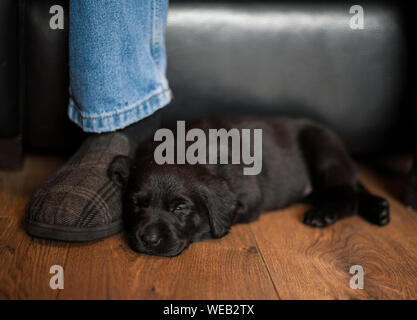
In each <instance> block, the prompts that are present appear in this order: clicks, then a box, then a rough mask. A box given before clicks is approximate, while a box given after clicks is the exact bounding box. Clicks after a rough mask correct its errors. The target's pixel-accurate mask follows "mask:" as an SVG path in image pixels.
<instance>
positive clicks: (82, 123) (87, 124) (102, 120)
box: [68, 89, 172, 133]
mask: <svg viewBox="0 0 417 320" xmlns="http://www.w3.org/2000/svg"><path fill="white" fill-rule="evenodd" d="M171 99H172V94H171V91H170V90H169V89H165V90H164V91H162V92H158V93H155V94H153V95H151V97H150V98H148V99H146V100H145V101H143V100H141V101H139V102H137V103H134V104H132V105H130V106H129V107H127V108H126V109H125V110H122V111H115V112H112V113H108V112H106V113H105V114H103V115H102V116H100V115H94V116H88V115H85V114H82V112H81V111H80V110H79V108H78V107H77V105H76V104H75V102H74V100H73V99H72V98H70V99H69V105H68V116H69V118H70V120H71V121H73V122H74V123H76V124H77V125H78V126H79V127H80V128H81V129H83V131H85V132H95V133H102V132H112V131H116V130H118V129H123V128H125V127H127V126H128V125H131V124H132V123H135V122H138V121H140V120H142V119H144V118H146V117H148V116H150V115H152V114H153V113H154V112H155V111H157V110H159V109H161V108H163V107H165V106H166V105H167V104H168V103H170V102H171Z"/></svg>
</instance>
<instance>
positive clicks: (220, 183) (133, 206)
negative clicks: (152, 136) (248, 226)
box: [109, 156, 236, 256]
mask: <svg viewBox="0 0 417 320" xmlns="http://www.w3.org/2000/svg"><path fill="white" fill-rule="evenodd" d="M109 177H110V179H111V180H112V181H113V182H114V183H116V184H117V185H118V186H120V187H121V188H122V190H123V216H124V223H125V228H126V230H127V234H128V238H129V243H130V246H131V247H132V248H133V249H134V250H136V251H139V252H143V253H148V254H153V255H160V256H176V255H178V254H180V253H181V252H182V251H183V250H184V249H185V248H187V246H188V245H189V244H190V243H191V242H195V241H201V240H205V239H209V238H219V237H222V236H224V235H225V234H226V233H227V232H228V230H229V228H230V226H231V223H232V219H233V213H234V209H235V203H236V201H235V197H234V194H233V193H232V192H231V191H230V189H229V187H228V185H227V183H226V181H225V180H223V179H222V178H219V177H216V176H214V175H212V174H211V173H210V172H209V171H208V169H207V168H206V167H204V166H201V165H158V164H156V163H155V162H154V161H153V159H151V158H149V159H147V160H144V161H140V162H138V161H136V160H131V159H130V158H128V157H124V156H118V157H116V158H115V159H114V160H113V162H112V164H111V165H110V168H109Z"/></svg>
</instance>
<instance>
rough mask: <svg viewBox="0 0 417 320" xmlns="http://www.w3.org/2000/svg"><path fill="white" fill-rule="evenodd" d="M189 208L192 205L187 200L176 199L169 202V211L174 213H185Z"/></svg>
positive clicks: (188, 211)
mask: <svg viewBox="0 0 417 320" xmlns="http://www.w3.org/2000/svg"><path fill="white" fill-rule="evenodd" d="M191 209H192V206H191V204H189V203H188V202H187V201H185V200H182V199H176V200H174V201H173V202H172V203H171V205H170V208H169V211H171V212H172V213H173V214H176V215H187V214H188V213H190V211H191Z"/></svg>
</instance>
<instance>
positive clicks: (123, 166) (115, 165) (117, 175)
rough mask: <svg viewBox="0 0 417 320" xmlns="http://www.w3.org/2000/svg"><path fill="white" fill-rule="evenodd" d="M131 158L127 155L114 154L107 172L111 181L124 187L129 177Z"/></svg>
mask: <svg viewBox="0 0 417 320" xmlns="http://www.w3.org/2000/svg"><path fill="white" fill-rule="evenodd" d="M131 164H132V159H131V158H129V157H127V156H116V157H115V158H114V159H113V161H112V162H111V164H110V166H109V169H108V170H107V174H108V175H109V178H110V180H111V181H113V183H114V184H115V185H117V186H119V187H121V188H124V187H125V186H126V184H127V180H128V179H129V173H130V166H131Z"/></svg>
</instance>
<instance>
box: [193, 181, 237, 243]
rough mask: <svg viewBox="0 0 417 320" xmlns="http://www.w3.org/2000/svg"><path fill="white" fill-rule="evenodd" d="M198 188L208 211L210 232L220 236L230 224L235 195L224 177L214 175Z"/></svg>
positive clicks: (215, 236) (234, 205)
mask: <svg viewBox="0 0 417 320" xmlns="http://www.w3.org/2000/svg"><path fill="white" fill-rule="evenodd" d="M200 190H201V193H202V197H203V200H204V203H205V205H206V208H207V211H208V215H209V223H210V229H211V234H212V236H213V237H214V238H220V237H222V236H224V235H226V234H227V232H228V231H229V228H230V226H231V225H232V221H233V217H234V211H235V207H236V197H235V195H234V194H233V193H232V191H231V190H230V188H229V186H228V185H227V183H226V181H225V180H224V179H221V178H218V177H214V176H213V177H210V179H209V181H208V182H207V181H206V182H204V183H203V184H202V186H201V189H200Z"/></svg>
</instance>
